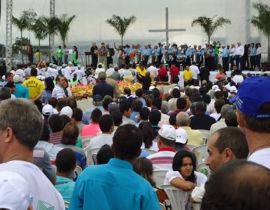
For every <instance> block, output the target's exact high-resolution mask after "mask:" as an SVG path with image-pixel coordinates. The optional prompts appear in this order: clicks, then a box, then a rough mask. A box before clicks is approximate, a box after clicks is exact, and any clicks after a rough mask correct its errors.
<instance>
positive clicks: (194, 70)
mask: <svg viewBox="0 0 270 210" xmlns="http://www.w3.org/2000/svg"><path fill="white" fill-rule="evenodd" d="M189 69H190V70H191V71H192V79H198V75H199V74H200V70H199V68H198V67H197V66H195V65H191V66H190V67H189Z"/></svg>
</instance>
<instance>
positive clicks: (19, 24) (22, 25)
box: [12, 15, 28, 63]
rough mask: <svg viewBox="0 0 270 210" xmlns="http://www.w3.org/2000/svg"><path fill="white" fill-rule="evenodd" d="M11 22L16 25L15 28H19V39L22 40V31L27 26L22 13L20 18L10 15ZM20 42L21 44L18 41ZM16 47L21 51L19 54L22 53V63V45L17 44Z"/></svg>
mask: <svg viewBox="0 0 270 210" xmlns="http://www.w3.org/2000/svg"><path fill="white" fill-rule="evenodd" d="M12 23H13V24H14V25H15V26H17V28H18V29H19V30H20V35H21V37H20V39H21V40H23V31H24V30H26V29H27V28H28V23H27V20H26V19H25V17H24V16H23V15H22V16H21V17H20V18H16V17H14V16H12ZM18 43H20V44H23V42H22V41H21V42H18ZM17 47H18V48H20V49H19V50H18V51H20V52H21V55H22V63H24V62H23V53H22V47H23V45H20V46H19V45H17Z"/></svg>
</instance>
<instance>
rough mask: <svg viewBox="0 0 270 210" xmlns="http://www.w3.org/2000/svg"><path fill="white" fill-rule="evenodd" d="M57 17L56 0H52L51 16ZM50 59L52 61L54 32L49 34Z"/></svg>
mask: <svg viewBox="0 0 270 210" xmlns="http://www.w3.org/2000/svg"><path fill="white" fill-rule="evenodd" d="M53 17H55V0H50V18H53ZM49 48H50V49H49V61H51V52H52V51H53V49H54V34H50V35H49Z"/></svg>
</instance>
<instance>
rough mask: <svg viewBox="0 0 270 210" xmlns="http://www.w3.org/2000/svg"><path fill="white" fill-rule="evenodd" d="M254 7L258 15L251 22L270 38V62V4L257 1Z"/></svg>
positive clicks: (269, 42) (269, 52) (269, 57)
mask: <svg viewBox="0 0 270 210" xmlns="http://www.w3.org/2000/svg"><path fill="white" fill-rule="evenodd" d="M253 7H254V8H255V9H256V10H257V12H258V16H253V17H252V19H251V23H252V24H253V25H254V26H256V27H257V28H258V29H259V30H260V31H262V32H263V33H264V34H265V36H266V37H267V40H268V59H267V60H268V62H270V6H268V5H267V4H262V3H255V4H253Z"/></svg>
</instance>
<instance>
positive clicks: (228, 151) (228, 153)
mask: <svg viewBox="0 0 270 210" xmlns="http://www.w3.org/2000/svg"><path fill="white" fill-rule="evenodd" d="M223 154H224V158H225V160H226V162H228V161H231V160H234V159H235V155H234V153H233V151H232V150H231V149H230V148H225V149H224V151H223Z"/></svg>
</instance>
